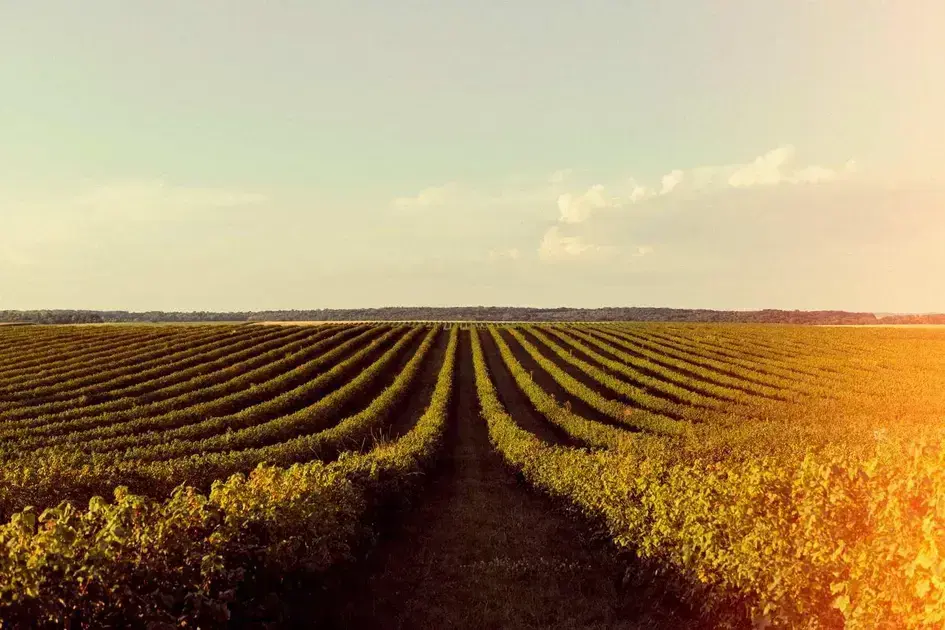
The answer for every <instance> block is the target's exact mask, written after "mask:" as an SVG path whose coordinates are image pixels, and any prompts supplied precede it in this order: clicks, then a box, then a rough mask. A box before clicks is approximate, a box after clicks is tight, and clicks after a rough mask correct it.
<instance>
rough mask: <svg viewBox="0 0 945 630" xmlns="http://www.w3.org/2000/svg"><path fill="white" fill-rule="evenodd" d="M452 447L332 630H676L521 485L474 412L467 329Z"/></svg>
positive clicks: (597, 550)
mask: <svg viewBox="0 0 945 630" xmlns="http://www.w3.org/2000/svg"><path fill="white" fill-rule="evenodd" d="M458 363H459V365H458V374H457V377H458V383H457V400H456V405H455V415H454V417H453V418H452V424H451V434H450V435H449V436H448V446H447V448H448V452H447V453H446V455H445V461H444V462H443V464H442V466H441V468H440V470H438V472H437V475H436V478H435V479H433V480H431V484H430V486H429V487H428V488H427V490H426V491H425V492H424V494H423V495H422V496H421V497H419V499H418V500H417V504H416V505H415V507H414V508H413V509H412V510H410V511H409V512H407V513H405V514H402V515H401V517H400V518H399V519H398V522H397V524H395V525H394V526H393V529H392V531H390V532H389V534H388V535H387V537H386V538H384V539H382V541H381V542H380V544H379V545H378V547H377V548H376V549H375V551H374V553H373V554H372V555H371V557H370V558H368V559H367V560H366V561H365V562H364V563H363V567H362V569H363V570H362V571H361V572H360V574H359V575H357V576H355V577H354V578H353V581H352V582H351V583H349V584H346V586H345V593H344V595H343V597H342V596H339V597H338V598H337V599H339V600H340V599H345V600H346V601H344V602H342V603H340V604H339V605H338V609H337V610H333V611H330V612H329V613H328V616H329V619H328V620H327V626H328V627H338V628H476V629H480V628H680V627H685V626H684V625H682V624H680V622H679V621H678V620H676V621H673V620H671V618H670V617H669V616H668V613H666V612H665V611H662V610H659V609H658V607H654V606H653V603H652V601H650V600H649V599H647V598H646V597H645V596H643V595H641V594H639V593H635V592H633V591H624V592H621V587H620V577H621V575H622V573H621V572H620V570H619V567H618V565H617V564H616V562H615V561H614V560H613V559H612V554H611V553H609V550H608V549H606V548H604V547H603V546H602V545H598V544H596V543H590V542H587V541H588V539H589V537H588V532H587V531H586V528H585V527H584V526H583V525H582V524H580V523H578V521H576V520H575V519H572V518H571V517H569V516H567V515H565V514H564V513H562V512H561V511H559V510H558V509H557V508H556V507H555V505H553V504H552V502H551V500H549V499H547V498H545V497H544V496H542V495H540V494H538V493H537V492H534V491H531V490H529V489H528V488H527V487H526V486H525V485H524V484H522V483H521V482H520V481H518V480H516V477H515V475H513V474H512V473H511V472H510V471H509V470H508V469H507V468H506V466H505V464H504V462H503V461H502V459H501V457H500V456H499V455H498V454H497V453H496V452H495V451H494V450H493V449H492V447H491V445H490V444H489V438H488V432H487V427H486V425H485V422H484V421H483V420H482V419H481V418H480V416H479V409H478V402H477V400H476V388H475V382H474V375H473V368H472V361H471V349H470V346H469V338H468V336H467V334H466V333H464V334H463V336H462V337H461V344H460V349H459V356H458ZM339 595H340V594H339Z"/></svg>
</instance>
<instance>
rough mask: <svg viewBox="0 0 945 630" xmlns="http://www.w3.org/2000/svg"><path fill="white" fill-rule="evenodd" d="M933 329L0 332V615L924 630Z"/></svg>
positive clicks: (938, 559) (939, 401)
mask: <svg viewBox="0 0 945 630" xmlns="http://www.w3.org/2000/svg"><path fill="white" fill-rule="evenodd" d="M943 429H945V333H943V332H941V331H939V330H935V329H931V328H929V329H926V328H908V329H906V328H903V329H896V328H882V327H876V328H846V327H837V328H827V327H824V328H820V327H801V326H773V325H749V324H683V323H673V324H658V323H632V324H631V323H601V324H594V323H582V324H567V323H553V324H536V323H529V324H514V325H510V324H468V323H439V324H436V323H422V324H420V323H418V324H395V323H373V324H372V323H358V322H348V323H324V324H317V325H292V324H285V325H279V326H265V325H255V324H214V325H194V326H153V325H151V326H139V325H121V326H108V325H106V326H61V327H54V326H4V327H2V328H0V461H2V464H0V521H2V523H3V524H2V525H0V543H2V545H3V549H4V553H3V554H0V620H2V622H3V623H4V624H6V625H7V626H9V627H24V626H26V627H29V626H31V625H36V626H40V627H44V626H49V627H69V626H70V624H71V626H72V627H106V626H112V627H115V626H127V625H140V626H146V625H147V624H152V627H167V628H171V627H203V628H206V627H224V626H226V625H228V624H229V625H233V626H237V627H265V625H264V624H267V623H272V622H282V623H284V624H287V625H290V624H296V625H297V624H315V625H318V624H321V625H325V626H329V627H330V626H341V627H405V628H407V627H431V628H433V627H477V628H479V627H536V628H537V627H570V628H585V627H599V628H605V627H607V628H612V627H627V628H635V627H652V628H657V627H666V628H675V627H719V626H724V625H731V626H734V627H741V626H744V627H751V626H752V625H755V626H756V627H775V628H778V627H781V628H837V627H847V628H878V627H890V628H912V627H916V628H918V627H928V628H935V627H941V626H942V625H943V624H945V555H943V554H945V448H943V445H942V439H943V437H945V431H943Z"/></svg>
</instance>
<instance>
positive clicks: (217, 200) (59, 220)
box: [0, 179, 268, 266]
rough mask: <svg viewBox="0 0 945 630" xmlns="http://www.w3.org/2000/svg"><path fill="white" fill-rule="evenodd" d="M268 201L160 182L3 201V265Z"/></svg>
mask: <svg viewBox="0 0 945 630" xmlns="http://www.w3.org/2000/svg"><path fill="white" fill-rule="evenodd" d="M267 199H268V198H267V197H266V196H265V195H262V194H259V193H251V192H246V191H242V190H237V189H225V188H206V187H188V186H174V185H171V184H167V183H166V182H164V181H162V180H159V179H153V180H152V179H144V180H133V181H127V180H125V181H114V182H106V183H101V184H94V185H90V186H86V187H84V188H82V189H80V190H78V191H72V192H69V193H63V194H59V195H49V194H46V195H40V194H36V195H33V196H28V197H26V198H23V197H18V198H13V199H9V198H6V199H0V206H2V207H3V208H4V210H6V211H7V212H6V214H7V215H8V216H6V217H5V218H4V229H3V230H2V231H0V264H5V265H8V266H14V265H15V266H25V265H30V264H34V263H36V262H37V261H39V260H41V259H42V258H44V257H47V256H49V255H50V254H52V253H55V252H56V251H57V249H58V248H63V247H66V246H67V245H69V244H87V243H90V242H94V241H95V239H96V238H97V237H98V234H99V232H100V230H101V228H103V227H104V226H109V227H114V226H115V225H120V224H122V223H123V222H126V223H128V224H129V225H131V224H136V223H141V222H155V221H183V220H187V219H189V218H192V217H195V216H198V215H202V214H203V213H206V212H208V211H217V210H223V209H233V208H238V207H252V206H257V205H260V204H263V203H265V202H266V201H267Z"/></svg>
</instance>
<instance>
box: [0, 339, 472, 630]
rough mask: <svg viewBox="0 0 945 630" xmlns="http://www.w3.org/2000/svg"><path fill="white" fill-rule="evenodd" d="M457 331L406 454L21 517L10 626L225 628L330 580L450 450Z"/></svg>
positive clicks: (4, 577) (2, 536) (122, 495)
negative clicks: (300, 577)
mask: <svg viewBox="0 0 945 630" xmlns="http://www.w3.org/2000/svg"><path fill="white" fill-rule="evenodd" d="M457 333H458V330H457V329H455V328H454V329H453V331H451V333H450V338H449V345H448V348H447V353H446V358H445V360H444V363H443V366H442V369H441V370H440V374H439V377H438V379H437V383H436V387H435V389H434V391H433V393H432V396H431V399H430V403H429V406H428V407H427V410H426V412H425V413H424V414H423V415H422V416H421V417H420V418H419V420H418V421H417V422H416V423H415V425H414V426H413V428H412V429H411V430H410V431H409V432H408V433H407V434H406V435H404V436H403V437H402V438H400V439H399V440H397V441H396V442H394V443H391V444H389V445H381V446H379V447H378V448H376V449H373V450H372V451H371V452H369V453H367V454H364V455H351V456H348V457H343V458H341V459H340V460H338V461H336V462H332V463H328V464H324V463H321V462H317V461H316V462H310V463H306V464H298V465H294V466H291V467H289V468H280V467H271V466H261V467H259V468H256V469H255V470H253V472H252V473H251V474H249V475H248V476H243V475H234V476H232V477H230V478H228V479H227V480H225V481H219V482H217V483H215V484H214V485H213V487H212V489H211V490H210V492H209V494H207V495H202V494H200V493H199V492H198V491H196V490H195V489H193V488H187V487H182V488H179V489H177V490H176V491H175V492H174V493H173V495H172V496H171V497H170V498H169V499H166V500H152V499H148V498H146V497H141V496H136V495H132V494H130V493H128V492H127V491H126V490H123V489H118V490H116V492H115V499H114V501H113V502H110V503H109V502H106V501H104V500H101V499H95V500H93V501H92V502H90V504H89V507H88V509H87V510H86V509H78V508H75V507H74V506H72V505H71V504H63V505H61V506H59V507H56V508H51V509H48V510H46V511H44V512H42V513H41V514H37V513H36V512H35V511H32V510H25V511H23V512H21V513H18V514H16V515H15V516H14V517H13V518H12V519H11V520H10V522H9V523H8V524H7V525H4V526H2V527H0V544H3V545H4V548H6V549H8V550H11V553H8V554H3V555H2V556H0V618H3V619H5V620H8V621H9V622H10V623H13V624H18V623H19V624H41V625H44V624H47V623H50V624H55V625H63V624H65V623H72V624H82V625H85V626H91V627H105V626H116V625H132V624H135V625H140V624H161V623H163V624H173V625H181V624H186V625H188V626H207V625H216V624H220V623H221V622H222V621H223V620H225V619H227V618H229V616H230V609H231V608H233V607H235V606H238V605H240V604H241V603H242V602H243V600H244V598H246V597H247V595H252V594H256V595H258V594H260V592H262V593H263V594H264V592H265V591H264V590H262V591H260V589H264V587H265V585H267V584H270V583H274V584H279V583H282V582H283V578H284V577H285V575H287V574H293V573H296V574H297V573H299V572H304V573H306V574H308V576H309V579H318V576H319V575H323V574H324V572H326V571H327V570H328V569H330V568H331V567H332V566H334V565H335V564H337V563H338V562H340V561H342V560H344V559H346V558H347V557H348V556H349V554H350V549H351V547H352V545H353V544H354V543H355V542H356V541H357V540H358V539H360V538H361V537H362V536H363V535H364V532H365V530H366V529H367V528H368V527H369V523H370V522H371V519H370V518H369V516H370V514H371V513H372V511H373V509H374V508H375V506H377V505H379V504H380V503H381V502H384V501H386V500H388V498H390V497H396V496H403V495H405V494H406V493H408V492H409V491H411V488H412V487H413V486H414V485H415V484H416V480H417V479H418V475H417V474H416V473H418V472H420V471H421V470H422V469H423V468H425V467H427V466H428V465H429V464H430V463H431V462H432V461H433V460H434V459H435V457H436V455H437V453H438V452H439V450H440V448H441V443H442V440H443V434H444V430H445V426H446V420H447V414H448V409H449V401H450V398H451V395H452V389H453V373H454V362H455V355H456V347H457ZM63 541H68V543H66V544H63ZM254 558H259V559H262V561H261V562H256V561H252V560H251V559H254ZM238 593H239V594H240V595H241V596H242V597H237V594H238Z"/></svg>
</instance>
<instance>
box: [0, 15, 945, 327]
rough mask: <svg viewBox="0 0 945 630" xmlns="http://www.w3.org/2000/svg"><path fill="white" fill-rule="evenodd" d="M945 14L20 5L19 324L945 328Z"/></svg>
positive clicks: (5, 21)
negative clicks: (634, 310) (479, 316)
mask: <svg viewBox="0 0 945 630" xmlns="http://www.w3.org/2000/svg"><path fill="white" fill-rule="evenodd" d="M943 173H945V2H941V0H895V1H893V0H887V1H884V0H665V1H662V2H658V3H657V2H649V1H643V0H623V1H603V0H582V1H580V2H578V1H573V2H564V1H561V0H541V1H539V0H516V2H505V1H502V2H500V1H497V0H483V1H482V2H468V1H467V0H439V1H437V2H419V1H415V0H402V1H400V2H388V1H387V0H358V1H355V0H352V1H351V2H323V1H319V0H274V1H268V2H264V1H263V0H255V1H252V0H229V1H225V0H203V1H201V2H192V1H189V0H186V1H185V0H162V1H161V2H156V1H155V2H152V1H145V0H136V1H133V2H129V1H128V0H87V1H86V2H82V3H78V2H73V1H71V0H33V1H31V2H16V1H14V0H9V1H2V0H0V310H3V309H33V308H82V309H122V310H152V309H155V310H157V309H160V310H187V311H190V310H266V309H293V308H294V309H308V308H331V307H338V308H348V307H351V308H353V307H369V306H385V305H430V306H449V305H514V306H546V307H547V306H584V307H595V306H670V307H685V308H717V309H754V308H787V309H795V308H796V309H846V310H862V311H878V312H930V311H945V179H943Z"/></svg>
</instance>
